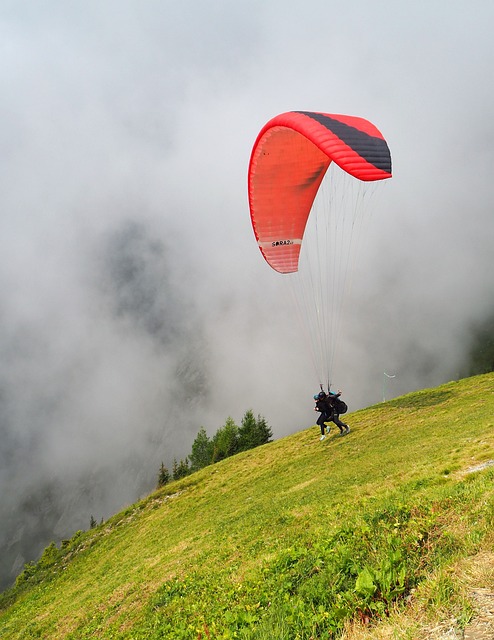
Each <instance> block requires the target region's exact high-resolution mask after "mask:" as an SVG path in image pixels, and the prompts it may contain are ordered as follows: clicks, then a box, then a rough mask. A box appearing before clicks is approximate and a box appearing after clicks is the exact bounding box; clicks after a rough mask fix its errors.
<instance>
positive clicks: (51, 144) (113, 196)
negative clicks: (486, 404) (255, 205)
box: [0, 0, 494, 586]
mask: <svg viewBox="0 0 494 640" xmlns="http://www.w3.org/2000/svg"><path fill="white" fill-rule="evenodd" d="M206 4H207V3H205V5H204V6H203V4H202V3H199V2H197V1H196V2H194V1H193V0H189V2H183V3H180V4H179V5H176V4H173V3H167V2H154V1H150V2H148V3H145V4H144V5H142V4H141V5H139V7H137V6H136V5H135V4H134V3H127V2H118V3H117V2H112V1H108V2H105V3H103V4H101V3H93V2H88V3H86V2H85V3H76V4H75V5H71V7H70V8H69V7H68V6H67V7H65V6H64V9H63V11H62V9H61V8H60V6H59V5H58V4H57V3H48V4H46V3H43V6H42V7H41V5H39V4H38V3H34V2H32V3H30V2H21V3H19V2H6V3H3V5H2V8H1V9H0V35H1V41H2V47H3V53H4V55H3V56H2V60H3V62H2V63H0V73H1V79H2V86H3V87H4V90H3V91H2V95H1V96H0V110H1V113H2V118H1V123H0V143H1V149H2V153H1V156H0V169H1V171H0V181H1V189H0V204H1V206H0V212H1V213H0V243H1V250H0V290H1V292H2V295H1V297H0V318H1V324H0V486H1V489H2V491H1V496H2V497H1V500H0V549H1V550H2V552H1V554H0V579H1V581H0V586H5V585H6V584H8V583H9V582H10V581H11V580H12V579H13V577H14V576H15V575H16V573H17V572H18V571H19V570H20V569H21V568H22V565H23V563H24V562H26V561H28V560H31V559H33V558H35V557H36V556H37V554H38V553H39V552H40V551H41V550H42V548H43V547H44V546H46V545H47V544H48V543H49V542H50V541H51V540H53V539H56V540H60V539H61V538H63V537H69V536H71V535H72V533H73V532H74V531H75V530H77V529H79V528H82V529H87V528H88V526H89V520H90V517H91V516H93V517H94V518H95V519H96V520H97V521H99V520H100V519H101V518H107V517H109V516H110V515H112V514H113V513H114V512H115V511H116V510H118V509H119V508H120V507H122V506H123V505H125V504H128V503H131V502H133V501H134V500H135V499H136V498H137V497H139V496H140V495H142V494H143V493H146V492H148V491H150V490H151V489H152V488H153V486H154V484H155V481H156V476H157V473H158V469H159V465H160V463H161V461H164V462H165V464H167V465H171V464H172V462H173V458H177V459H180V458H181V457H184V456H185V455H187V454H188V453H189V452H190V447H191V444H192V441H193V439H194V437H195V435H196V434H197V431H198V430H199V428H200V426H204V427H205V428H206V429H207V430H208V431H209V432H210V433H212V432H214V431H216V429H217V428H218V427H219V426H221V425H222V424H223V423H224V421H225V420H226V418H227V417H228V416H232V417H233V418H234V419H235V420H237V421H239V420H240V419H241V416H242V415H243V414H244V412H245V411H246V410H247V409H249V408H252V409H253V410H254V412H255V413H261V414H262V415H263V416H264V417H265V418H266V419H267V421H268V423H269V424H270V426H271V427H272V428H273V432H274V436H275V437H281V436H283V435H285V434H288V433H291V432H294V431H296V430H299V429H301V428H305V427H306V426H309V425H310V424H311V423H312V421H313V413H312V405H311V402H310V398H311V396H312V394H313V393H314V391H315V389H314V386H315V385H316V384H317V379H316V378H315V376H314V372H313V371H312V368H311V362H310V360H309V358H308V357H307V345H306V343H305V342H304V339H303V337H302V334H301V332H300V329H299V327H298V325H297V322H296V319H295V318H294V314H293V310H292V307H291V306H290V301H289V300H287V299H286V289H285V287H280V283H279V279H278V276H277V274H274V272H271V271H270V270H269V268H268V267H267V266H266V265H265V264H264V262H263V260H262V258H261V256H260V254H259V252H258V249H257V247H256V244H255V242H254V238H253V234H252V230H251V227H250V221H249V216H248V205H247V192H246V173H247V164H248V158H249V155H250V150H251V147H252V144H253V141H254V139H255V136H256V135H257V132H258V131H259V129H260V128H261V127H262V126H263V124H264V123H265V122H266V121H267V120H268V119H269V118H271V117H272V116H273V115H274V114H276V113H279V112H281V111H286V110H290V109H313V110H325V111H331V112H334V113H338V112H340V113H351V114H354V115H361V116H364V117H368V118H369V119H371V120H372V121H374V122H375V123H376V124H377V126H378V127H379V128H380V129H381V130H382V131H383V133H384V134H385V136H386V138H387V140H388V142H389V145H390V148H391V152H392V156H393V162H394V177H393V179H392V181H390V182H389V184H388V185H386V188H385V190H384V192H383V194H382V195H381V197H380V201H381V206H380V208H379V211H376V212H374V214H373V217H372V222H371V224H370V225H369V226H368V230H367V236H366V238H365V242H364V243H363V244H362V249H361V255H360V257H359V262H358V270H357V272H356V273H355V276H354V285H353V289H352V294H351V298H350V300H349V304H348V305H347V307H346V308H347V314H346V316H345V319H344V324H343V326H344V331H343V335H342V338H341V346H340V351H339V360H338V362H337V366H336V371H338V380H337V385H338V387H340V388H342V389H343V390H344V392H345V400H346V401H347V402H348V404H349V405H350V408H351V409H356V408H359V407H362V406H366V405H369V404H373V403H376V402H379V401H380V400H381V395H382V381H383V372H384V371H387V372H388V373H390V374H394V375H396V378H394V379H392V380H391V379H390V381H389V384H388V388H387V393H388V394H389V397H393V396H396V395H399V394H401V393H405V392H407V391H411V390H413V389H417V388H424V387H427V386H434V385H437V384H439V383H441V382H443V381H446V380H449V379H452V378H455V377H456V376H457V375H458V372H459V371H460V370H461V368H462V364H463V362H464V358H465V355H466V353H467V352H468V348H469V336H470V332H471V327H472V326H473V324H475V323H476V322H479V321H481V320H482V319H483V318H485V317H487V316H488V315H489V314H491V313H492V312H493V310H494V300H493V296H492V291H493V284H494V282H493V280H494V271H493V270H492V248H491V246H492V240H491V239H492V235H493V230H494V229H493V227H494V221H493V216H492V207H493V199H494V198H493V196H494V193H493V183H492V179H491V176H490V172H491V167H492V166H493V160H494V157H493V156H494V146H493V141H494V133H493V126H492V124H491V119H490V118H489V117H488V116H489V115H490V113H492V110H493V109H492V108H493V95H492V88H491V87H490V85H489V83H488V82H486V78H488V77H490V73H491V70H492V67H493V62H494V60H493V58H494V50H493V47H492V44H491V35H490V33H488V25H490V24H492V18H493V17H494V15H493V13H494V9H493V8H490V7H487V6H484V7H483V8H482V9H481V10H477V12H475V15H473V13H474V12H471V11H470V12H469V11H468V10H467V9H464V8H463V5H462V3H454V2H453V3H451V2H436V3H433V5H431V6H427V7H425V6H414V7H408V8H405V7H401V8H399V7H397V6H395V5H394V4H392V3H380V4H378V5H377V6H370V5H368V3H365V2H355V3H354V4H353V5H352V7H348V6H345V7H344V8H343V7H342V6H340V3H338V2H333V1H331V2H327V1H326V2H318V1H316V0H312V1H310V2H309V3H305V4H304V6H303V7H302V6H297V7H293V8H289V7H286V6H285V4H283V11H280V6H281V5H280V3H279V2H277V1H273V2H268V3H265V2H263V3H252V2H249V3H243V2H236V3H230V2H227V1H226V0H225V1H224V2H219V3H217V4H216V5H215V6H214V7H208V6H206ZM363 25H365V29H363ZM301 34H308V35H307V36H305V35H301ZM419 42H420V46H418V43H419Z"/></svg>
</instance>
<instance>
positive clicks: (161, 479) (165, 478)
mask: <svg viewBox="0 0 494 640" xmlns="http://www.w3.org/2000/svg"><path fill="white" fill-rule="evenodd" d="M169 482H170V472H169V471H168V469H167V468H166V467H165V465H164V464H163V463H161V467H160V470H159V473H158V486H157V488H158V489H159V488H160V487H164V486H165V484H168V483H169Z"/></svg>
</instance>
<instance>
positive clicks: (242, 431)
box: [238, 409, 259, 451]
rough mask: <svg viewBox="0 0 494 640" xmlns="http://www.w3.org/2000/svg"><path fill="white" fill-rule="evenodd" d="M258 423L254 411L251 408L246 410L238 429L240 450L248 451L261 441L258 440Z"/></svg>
mask: <svg viewBox="0 0 494 640" xmlns="http://www.w3.org/2000/svg"><path fill="white" fill-rule="evenodd" d="M257 440H258V437H257V423H256V419H255V418H254V413H253V412H252V411H251V410H250V409H249V410H248V411H246V412H245V415H244V417H243V418H242V421H241V423H240V428H239V430H238V446H239V451H247V450H248V449H253V448H254V447H256V446H257V445H258V444H259V443H258V442H257Z"/></svg>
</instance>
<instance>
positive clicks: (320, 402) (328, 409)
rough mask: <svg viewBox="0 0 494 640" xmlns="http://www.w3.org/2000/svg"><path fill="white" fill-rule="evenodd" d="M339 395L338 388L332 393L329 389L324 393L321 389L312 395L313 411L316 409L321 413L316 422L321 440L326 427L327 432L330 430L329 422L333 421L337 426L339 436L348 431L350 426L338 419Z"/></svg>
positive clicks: (344, 434) (324, 435) (324, 434)
mask: <svg viewBox="0 0 494 640" xmlns="http://www.w3.org/2000/svg"><path fill="white" fill-rule="evenodd" d="M340 396H341V391H340V390H338V393H332V392H331V391H330V392H329V393H326V392H325V391H322V390H321V391H320V392H319V393H318V394H317V395H315V396H314V400H315V401H316V406H315V407H314V411H318V412H319V413H320V414H321V415H320V416H319V418H318V419H317V423H316V424H318V425H319V426H320V427H321V438H320V439H321V440H324V438H325V437H326V427H327V433H328V434H329V432H330V431H331V427H330V426H329V423H330V422H334V423H335V425H336V426H337V427H338V428H339V430H340V435H341V436H346V435H347V433H350V427H349V426H348V425H347V424H345V423H344V422H342V421H341V420H340V416H339V414H340V411H339V410H338V409H339V406H338V405H339V403H340V402H341V401H340V400H339V397H340ZM345 410H346V409H345Z"/></svg>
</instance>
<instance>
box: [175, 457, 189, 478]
mask: <svg viewBox="0 0 494 640" xmlns="http://www.w3.org/2000/svg"><path fill="white" fill-rule="evenodd" d="M190 472H191V471H190V467H189V461H188V460H187V458H185V460H180V462H179V463H177V461H176V459H175V460H174V461H173V479H174V480H180V478H185V476H188V475H189V474H190Z"/></svg>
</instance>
